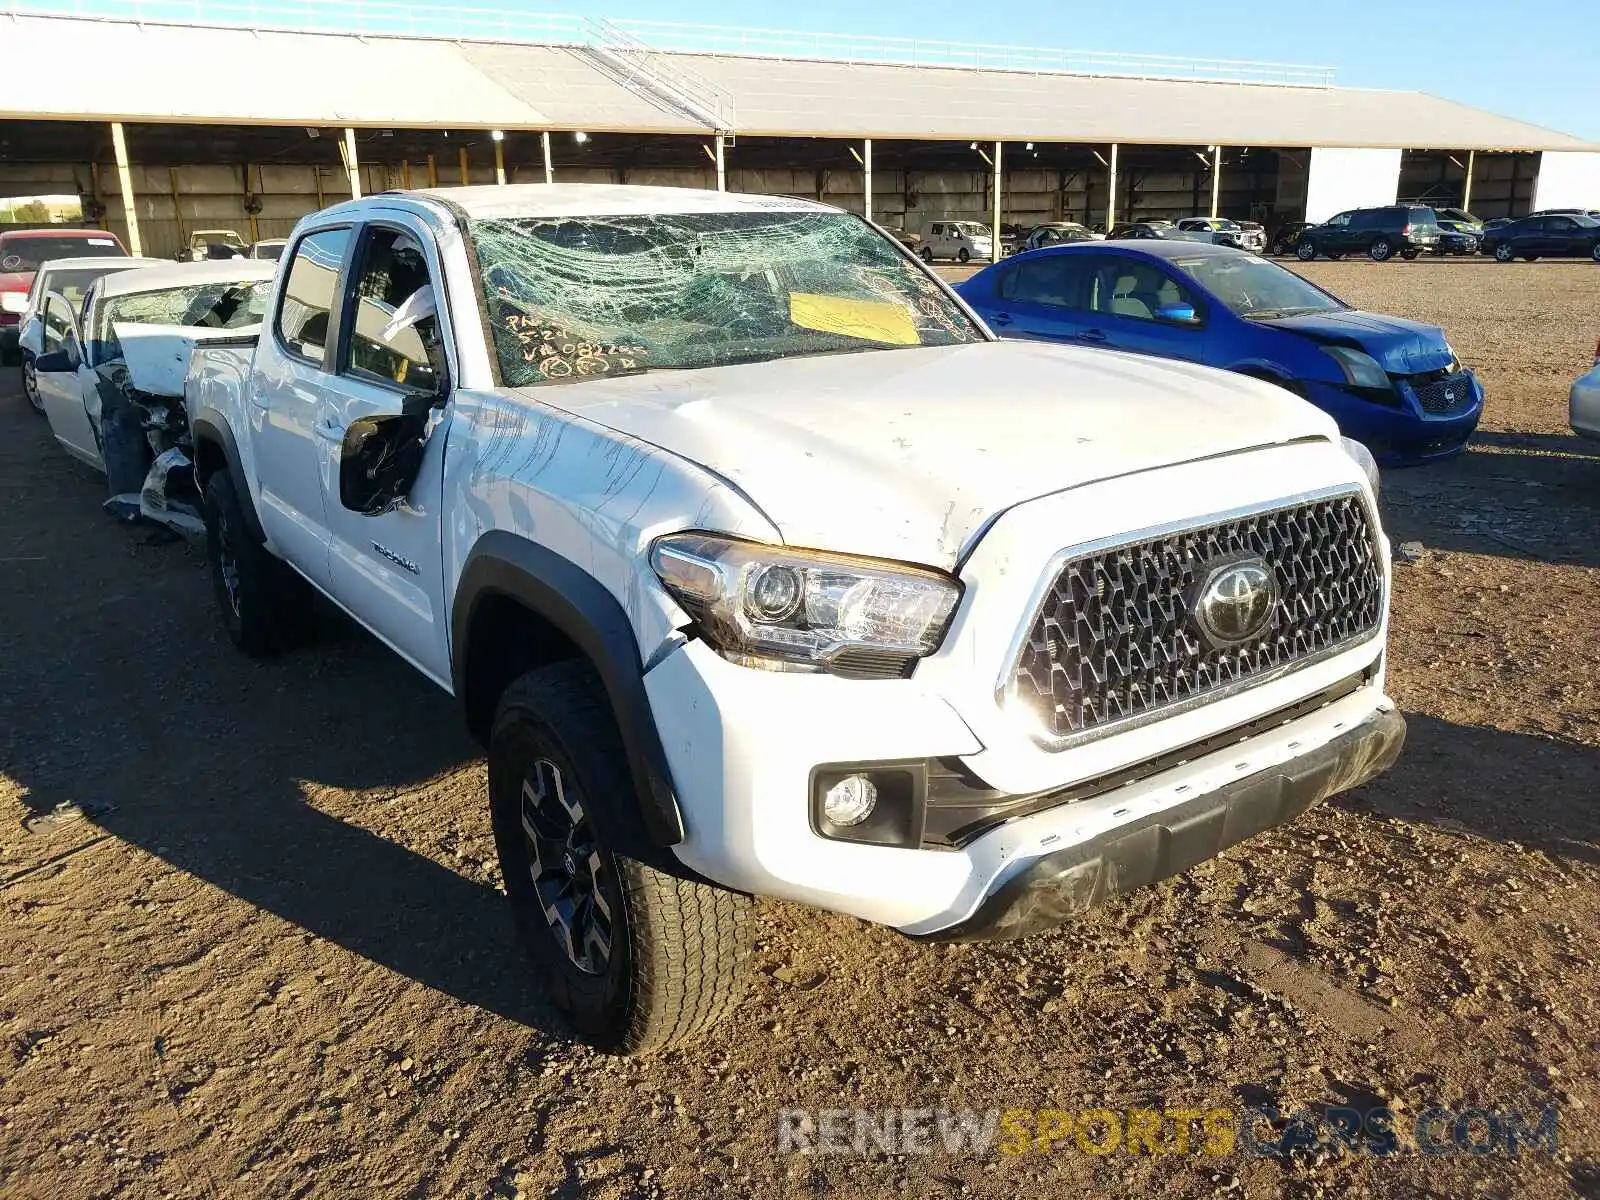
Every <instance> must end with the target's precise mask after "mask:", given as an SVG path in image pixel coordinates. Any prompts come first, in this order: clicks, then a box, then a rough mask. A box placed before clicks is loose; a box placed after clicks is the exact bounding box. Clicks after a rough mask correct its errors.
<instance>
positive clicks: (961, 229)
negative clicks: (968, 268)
mask: <svg viewBox="0 0 1600 1200" xmlns="http://www.w3.org/2000/svg"><path fill="white" fill-rule="evenodd" d="M917 253H918V254H920V255H922V257H923V259H924V261H926V262H932V261H933V260H934V259H936V258H953V259H955V260H956V261H957V262H968V261H970V260H971V259H974V258H977V259H982V260H984V261H988V260H989V259H990V258H992V257H993V255H994V242H993V239H992V238H991V237H990V230H989V226H987V225H983V224H980V223H979V222H977V221H935V222H934V223H933V224H932V225H930V226H928V232H927V235H926V236H925V237H924V238H923V240H922V248H921V249H920V250H918V251H917Z"/></svg>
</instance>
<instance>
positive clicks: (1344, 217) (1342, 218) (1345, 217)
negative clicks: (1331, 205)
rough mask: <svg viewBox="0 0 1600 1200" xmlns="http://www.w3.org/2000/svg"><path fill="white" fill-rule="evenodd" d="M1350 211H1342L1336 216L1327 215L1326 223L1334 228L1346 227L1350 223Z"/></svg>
mask: <svg viewBox="0 0 1600 1200" xmlns="http://www.w3.org/2000/svg"><path fill="white" fill-rule="evenodd" d="M1350 216H1351V214H1350V213H1347V212H1342V213H1340V214H1339V215H1338V216H1336V217H1329V218H1328V224H1329V225H1332V226H1333V227H1334V228H1336V229H1346V228H1348V227H1349V225H1350Z"/></svg>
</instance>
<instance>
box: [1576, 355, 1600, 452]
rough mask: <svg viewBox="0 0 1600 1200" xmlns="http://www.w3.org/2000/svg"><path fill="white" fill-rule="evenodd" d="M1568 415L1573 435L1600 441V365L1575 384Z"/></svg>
mask: <svg viewBox="0 0 1600 1200" xmlns="http://www.w3.org/2000/svg"><path fill="white" fill-rule="evenodd" d="M1568 413H1569V416H1570V419H1571V422H1572V432H1573V433H1575V434H1577V435H1578V436H1579V437H1586V438H1594V439H1595V440H1597V441H1600V363H1597V364H1596V365H1595V368H1594V370H1592V371H1590V372H1589V373H1588V374H1587V375H1584V376H1582V377H1580V378H1579V379H1578V380H1577V381H1576V382H1574V383H1573V385H1572V396H1571V398H1570V401H1569V407H1568Z"/></svg>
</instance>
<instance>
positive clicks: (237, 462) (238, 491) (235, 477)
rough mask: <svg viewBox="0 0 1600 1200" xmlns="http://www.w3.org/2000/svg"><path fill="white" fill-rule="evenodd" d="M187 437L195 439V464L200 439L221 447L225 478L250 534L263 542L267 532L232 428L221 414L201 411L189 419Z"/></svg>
mask: <svg viewBox="0 0 1600 1200" xmlns="http://www.w3.org/2000/svg"><path fill="white" fill-rule="evenodd" d="M190 437H191V438H192V439H193V441H194V448H195V462H196V465H198V463H199V457H200V443H202V442H214V443H215V444H216V446H217V448H218V449H220V450H221V451H222V459H223V462H224V463H225V464H226V470H227V472H228V478H229V479H231V480H232V481H233V492H234V495H235V496H236V497H238V500H239V509H240V511H241V512H243V513H244V522H245V525H246V526H247V527H248V529H249V532H250V536H251V537H253V538H254V539H255V540H256V541H258V542H261V543H263V544H265V543H266V540H267V534H266V531H265V530H264V529H263V528H262V527H261V517H260V516H259V514H257V512H256V502H255V498H254V497H253V496H251V494H250V485H249V483H248V482H246V480H245V477H244V460H243V459H241V458H240V457H239V443H238V442H237V441H235V440H234V436H233V430H232V429H230V428H229V427H228V423H227V422H226V421H224V420H222V419H221V418H220V417H217V416H214V415H213V414H211V413H209V412H201V413H197V414H195V416H194V417H193V418H191V420H190ZM197 482H198V481H197Z"/></svg>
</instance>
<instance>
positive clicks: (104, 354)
mask: <svg viewBox="0 0 1600 1200" xmlns="http://www.w3.org/2000/svg"><path fill="white" fill-rule="evenodd" d="M271 291H272V282H271V280H260V281H252V282H248V283H222V282H218V283H203V284H196V285H193V286H190V287H179V288H166V289H163V290H162V291H156V292H134V293H133V294H132V295H128V296H112V297H110V298H109V299H107V300H105V301H104V302H103V303H102V304H101V305H100V310H99V313H98V314H97V316H96V318H95V327H96V329H95V340H96V343H97V345H96V348H95V356H94V361H95V362H97V363H101V362H108V361H109V360H111V359H113V358H116V357H117V356H118V355H120V354H121V353H122V347H121V345H120V343H119V342H118V341H117V331H116V326H117V325H118V324H124V325H128V324H131V325H193V326H197V327H200V328H205V329H249V328H251V327H252V326H255V325H259V324H261V322H262V320H263V318H264V316H265V314H266V309H267V297H268V295H269V294H270V292H271Z"/></svg>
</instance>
